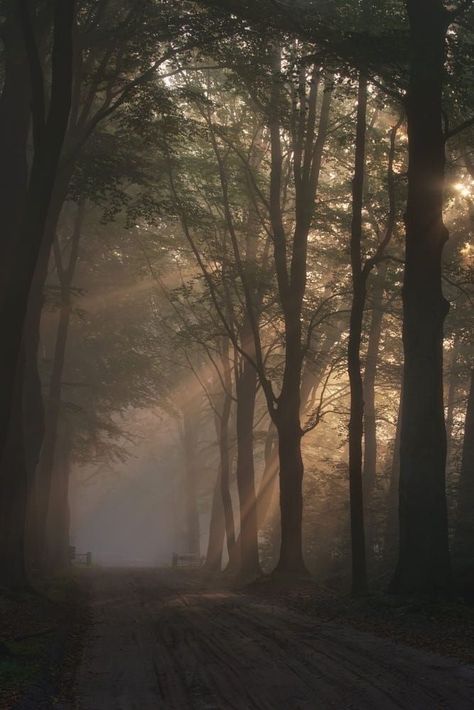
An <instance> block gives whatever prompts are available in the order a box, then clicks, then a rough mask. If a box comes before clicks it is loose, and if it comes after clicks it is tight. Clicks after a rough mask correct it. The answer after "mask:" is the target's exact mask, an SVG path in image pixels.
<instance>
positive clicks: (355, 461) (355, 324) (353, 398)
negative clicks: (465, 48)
mask: <svg viewBox="0 0 474 710" xmlns="http://www.w3.org/2000/svg"><path fill="white" fill-rule="evenodd" d="M366 113H367V78H366V76H365V75H364V74H363V73H361V74H360V76H359V89H358V94H357V129H356V150H355V169H354V178H353V181H352V225H351V266H352V305H351V314H350V323H349V342H348V348H347V366H348V372H349V383H350V420H349V488H350V512H351V549H352V593H353V594H356V595H357V594H365V593H366V592H367V561H366V550H365V528H364V500H363V497H364V496H363V485H362V437H363V417H364V396H363V387H362V374H361V362H360V346H361V340H362V321H363V317H364V309H365V301H366V295H367V272H366V269H365V268H363V267H362V256H361V246H362V201H363V187H364V173H365V135H366Z"/></svg>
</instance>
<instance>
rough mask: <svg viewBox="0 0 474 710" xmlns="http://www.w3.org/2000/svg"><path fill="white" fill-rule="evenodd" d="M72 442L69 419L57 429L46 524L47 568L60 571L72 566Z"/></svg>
mask: <svg viewBox="0 0 474 710" xmlns="http://www.w3.org/2000/svg"><path fill="white" fill-rule="evenodd" d="M70 466H71V442H70V433H69V429H68V425H67V422H64V421H63V422H62V423H61V425H60V427H59V431H58V432H57V445H56V456H55V457H54V463H53V474H52V480H51V483H52V485H51V495H50V497H49V505H48V515H47V524H46V539H45V547H46V556H45V557H46V561H47V562H46V570H47V571H48V572H49V573H54V572H58V571H60V570H62V569H65V568H66V567H67V566H68V565H69V518H70V515H69V473H70Z"/></svg>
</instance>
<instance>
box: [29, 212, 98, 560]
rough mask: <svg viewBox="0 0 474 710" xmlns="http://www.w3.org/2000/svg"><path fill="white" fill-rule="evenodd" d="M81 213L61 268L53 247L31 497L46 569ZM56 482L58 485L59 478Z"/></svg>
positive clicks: (36, 319) (36, 321)
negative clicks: (39, 439) (49, 354)
mask: <svg viewBox="0 0 474 710" xmlns="http://www.w3.org/2000/svg"><path fill="white" fill-rule="evenodd" d="M84 214H85V202H84V201H83V200H81V201H80V203H79V205H78V207H77V215H76V219H75V223H74V228H73V233H72V237H71V251H70V254H69V259H68V263H67V265H66V266H64V265H63V262H62V256H61V249H60V246H59V245H58V243H57V242H56V248H55V262H56V270H57V273H58V279H59V285H60V293H61V306H60V311H59V322H58V329H57V333H56V343H55V347H54V355H53V367H52V371H51V379H50V382H49V390H48V397H47V401H46V415H45V433H44V439H43V445H42V449H41V456H40V460H39V466H38V469H37V473H36V488H37V495H36V497H35V498H36V522H37V525H36V535H37V539H38V543H39V545H40V550H39V561H40V564H42V563H45V564H46V566H49V563H48V560H47V557H46V558H45V557H44V554H43V553H47V550H48V546H47V545H46V522H47V511H48V505H49V500H50V498H51V496H52V495H53V496H54V494H55V492H54V491H52V476H53V472H54V470H55V465H54V458H55V453H56V443H57V440H58V427H59V424H60V417H61V395H62V377H63V370H64V363H65V358H66V347H67V339H68V333H69V323H70V318H71V308H72V303H71V287H72V283H73V279H74V274H75V270H76V265H77V260H78V256H79V244H80V240H81V236H82V226H83V221H84ZM57 217H59V212H58V214H57V216H56V218H57ZM41 276H43V275H41ZM44 276H45V275H44ZM41 292H42V290H41ZM31 311H32V313H31V319H32V326H33V327H34V328H36V329H37V330H38V331H39V328H40V319H41V313H40V312H38V311H37V309H36V308H34V306H33V308H32V309H31ZM38 340H39V339H38ZM36 355H37V353H36ZM59 480H60V483H61V485H62V479H59Z"/></svg>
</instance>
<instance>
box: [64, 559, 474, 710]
mask: <svg viewBox="0 0 474 710" xmlns="http://www.w3.org/2000/svg"><path fill="white" fill-rule="evenodd" d="M87 585H88V587H89V590H90V596H89V599H90V610H91V619H90V624H89V625H88V628H87V630H86V633H85V637H84V639H83V647H82V653H81V657H80V659H79V665H78V670H77V673H76V676H75V682H74V686H73V689H72V695H71V698H70V699H69V700H68V701H67V703H66V701H63V703H62V706H63V707H67V708H69V707H70V708H74V710H134V709H135V708H136V710H160V709H161V708H162V709H164V710H187V709H190V710H191V709H193V710H194V709H195V710H227V709H229V710H280V709H281V710H306V709H308V710H309V709H316V708H318V709H320V710H325V708H328V709H329V708H336V709H337V710H344V709H345V708H351V710H371V709H374V710H375V709H376V710H385V709H387V710H391V709H392V708H393V709H395V708H397V709H400V708H406V709H407V710H431V709H433V710H472V708H473V707H474V666H470V665H468V664H467V663H463V662H461V661H459V660H455V659H453V658H449V657H444V656H441V655H437V654H434V653H430V652H427V651H425V650H420V649H416V648H412V647H409V646H407V645H405V644H403V643H401V642H400V641H394V640H392V639H390V638H387V637H385V638H384V637H381V636H376V635H374V634H372V633H368V632H367V631H362V630H360V629H356V628H354V626H352V625H349V624H348V623H341V622H340V621H331V620H328V619H327V618H326V619H322V618H320V617H318V616H316V615H315V614H313V613H311V614H310V613H309V612H308V610H301V609H298V608H296V606H295V605H292V606H289V605H288V604H287V603H286V602H285V601H284V600H282V599H281V598H279V597H278V595H276V596H274V597H271V596H270V597H269V595H268V594H262V593H257V592H256V591H252V592H249V591H248V590H247V591H245V592H237V591H231V590H229V589H224V588H223V589H221V590H220V591H215V590H214V591H213V590H211V589H209V588H206V587H205V586H203V584H202V583H201V582H200V580H199V577H198V576H196V577H193V576H192V575H185V574H181V575H179V574H176V573H173V572H171V571H165V570H162V571H160V570H103V571H97V572H92V573H91V574H90V576H89V577H88V580H87Z"/></svg>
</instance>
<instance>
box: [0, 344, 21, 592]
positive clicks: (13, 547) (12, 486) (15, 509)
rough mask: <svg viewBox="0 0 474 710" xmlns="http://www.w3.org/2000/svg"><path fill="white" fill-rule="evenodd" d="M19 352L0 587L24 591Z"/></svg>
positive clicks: (7, 453) (3, 475)
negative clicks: (22, 589) (22, 588)
mask: <svg viewBox="0 0 474 710" xmlns="http://www.w3.org/2000/svg"><path fill="white" fill-rule="evenodd" d="M24 358H25V351H24V348H22V351H21V360H20V362H19V363H18V369H17V374H16V377H15V390H14V394H15V397H14V401H13V411H12V422H14V423H15V424H16V426H14V427H12V428H11V429H10V431H9V432H8V435H7V440H6V446H5V448H4V452H3V457H2V461H1V467H0V483H1V490H2V497H1V498H0V586H1V587H7V588H21V587H26V586H27V583H28V580H27V571H26V558H25V552H26V550H25V521H26V506H27V497H28V475H27V470H26V461H25V448H24V433H23V426H22V422H23V369H24Z"/></svg>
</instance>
